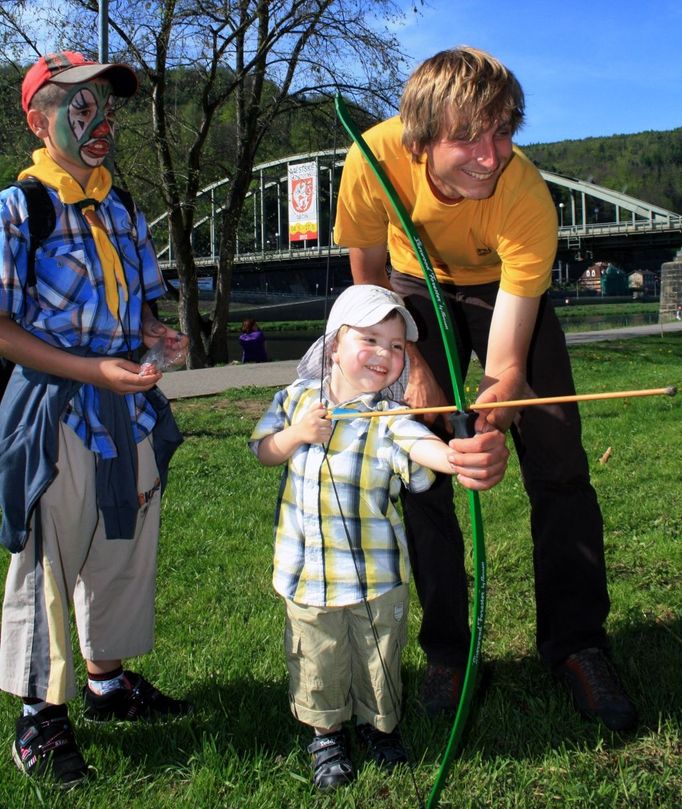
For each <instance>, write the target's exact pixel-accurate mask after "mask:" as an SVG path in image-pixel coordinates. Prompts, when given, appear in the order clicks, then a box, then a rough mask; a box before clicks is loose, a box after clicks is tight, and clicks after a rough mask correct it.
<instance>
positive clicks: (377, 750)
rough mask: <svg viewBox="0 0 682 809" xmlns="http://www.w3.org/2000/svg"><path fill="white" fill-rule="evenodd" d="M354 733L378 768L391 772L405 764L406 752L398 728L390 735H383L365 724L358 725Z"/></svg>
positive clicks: (372, 726)
mask: <svg viewBox="0 0 682 809" xmlns="http://www.w3.org/2000/svg"><path fill="white" fill-rule="evenodd" d="M356 731H357V734H358V736H359V737H360V740H361V741H362V742H363V744H364V745H365V746H366V747H367V750H368V752H369V754H370V756H371V757H372V760H373V761H374V763H375V764H376V765H377V766H378V767H381V768H382V769H384V770H386V771H387V772H391V771H392V770H394V769H395V768H396V767H397V766H398V765H399V764H407V752H406V751H405V748H404V747H403V741H402V739H401V738H400V731H399V730H398V728H395V730H392V731H391V732H390V733H384V732H383V731H381V730H378V729H377V728H375V727H374V725H370V724H365V725H358V726H357V727H356Z"/></svg>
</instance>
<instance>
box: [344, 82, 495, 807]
mask: <svg viewBox="0 0 682 809" xmlns="http://www.w3.org/2000/svg"><path fill="white" fill-rule="evenodd" d="M336 113H337V115H338V117H339V120H340V121H341V123H342V124H343V126H344V128H345V129H346V131H347V132H348V134H349V135H350V137H351V138H352V139H353V142H354V143H355V144H356V145H357V147H358V148H359V149H360V152H361V153H362V155H363V157H364V158H365V160H367V162H368V163H369V165H370V167H371V169H372V171H373V172H374V174H375V175H376V177H377V179H378V181H379V183H380V184H381V187H382V188H383V189H384V191H385V192H386V195H387V196H388V199H389V201H390V203H391V205H392V206H393V208H394V210H395V212H396V214H397V215H398V218H399V219H400V224H401V225H402V227H403V230H404V231H405V234H406V235H407V237H408V238H409V240H410V243H411V244H412V247H413V249H414V252H415V254H416V256H417V260H418V261H419V264H420V266H421V268H422V271H423V273H424V278H425V280H426V286H427V288H428V290H429V295H430V296H431V301H432V303H433V305H434V308H435V310H436V317H437V318H438V326H439V328H440V333H441V337H442V339H443V345H444V348H445V355H446V357H447V361H448V368H449V371H450V380H451V382H452V389H453V391H454V394H455V403H456V405H457V407H458V409H459V410H461V411H465V410H466V409H467V407H466V401H465V395H464V381H463V379H462V369H461V367H460V362H459V356H458V354H457V344H456V337H455V331H454V329H453V326H452V321H451V319H450V314H449V312H448V309H447V305H446V303H445V300H444V298H443V293H442V291H441V288H440V284H439V283H438V279H437V278H436V273H435V272H434V269H433V266H432V264H431V260H430V259H429V256H428V253H427V252H426V249H425V247H424V244H423V242H422V240H421V238H420V236H419V234H418V233H417V230H416V228H415V225H414V222H413V221H412V219H411V218H410V215H409V214H408V212H407V211H406V210H405V206H404V205H403V203H402V201H401V199H400V197H399V196H398V194H397V192H396V190H395V188H394V187H393V184H392V183H391V181H390V180H389V179H388V177H387V176H386V172H385V171H384V169H383V168H382V166H381V165H380V164H379V162H378V161H377V159H376V157H375V156H374V154H373V153H372V151H371V149H370V148H369V146H368V145H367V143H366V142H365V140H364V138H363V137H362V134H361V133H360V131H359V129H358V128H357V126H356V125H355V122H354V121H353V120H352V118H351V117H350V115H349V113H348V109H347V108H346V105H345V103H344V101H343V99H342V97H341V95H340V94H337V96H336ZM467 494H468V497H469V511H470V514H471V525H472V538H473V557H474V614H473V628H472V632H471V643H470V645H469V658H468V660H467V667H466V672H465V675H464V684H463V686H462V693H461V696H460V701H459V706H458V707H457V714H456V715H455V721H454V723H453V726H452V730H451V731H450V737H449V739H448V744H447V747H446V748H445V753H444V755H443V760H442V762H441V765H440V769H439V770H438V775H437V776H436V781H435V783H434V785H433V788H432V790H431V794H430V795H429V799H428V802H427V805H426V809H433V807H436V806H437V805H438V799H439V797H440V794H441V792H442V790H443V787H444V786H445V781H446V779H447V776H448V772H449V770H450V767H451V765H452V761H453V758H454V755H455V752H456V751H457V748H458V746H459V743H460V741H461V738H462V733H463V731H464V726H465V724H466V720H467V717H468V715H469V711H470V709H471V703H472V699H473V694H474V688H475V685H476V679H477V675H478V667H479V663H480V659H481V644H482V640H483V625H484V622H485V601H486V562H485V544H484V541H483V519H482V517H481V506H480V501H479V497H478V492H475V491H472V490H468V491H467Z"/></svg>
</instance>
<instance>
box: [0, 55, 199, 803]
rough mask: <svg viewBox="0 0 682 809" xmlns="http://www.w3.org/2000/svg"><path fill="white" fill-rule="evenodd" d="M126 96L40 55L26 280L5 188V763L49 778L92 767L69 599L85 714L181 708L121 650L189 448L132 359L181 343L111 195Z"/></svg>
mask: <svg viewBox="0 0 682 809" xmlns="http://www.w3.org/2000/svg"><path fill="white" fill-rule="evenodd" d="M136 89H137V78H136V76H135V73H134V72H133V71H132V70H131V69H130V68H129V67H127V66H126V65H103V64H97V63H94V62H90V61H87V60H86V59H85V58H84V57H83V56H82V55H81V54H79V53H74V52H63V53H58V54H51V55H49V56H46V57H43V58H41V59H40V60H39V61H38V62H37V63H36V64H35V65H34V66H33V67H32V68H31V69H30V70H29V71H28V72H27V74H26V76H25V78H24V82H23V85H22V105H23V108H24V111H25V112H26V120H27V123H28V126H29V128H30V129H31V131H32V132H33V133H34V134H35V135H36V136H37V137H38V138H40V139H41V140H42V141H43V148H42V149H38V150H37V151H36V152H34V154H33V161H34V162H33V165H32V166H30V167H29V168H27V169H25V170H24V171H22V172H21V173H20V175H19V177H20V179H22V178H24V177H34V178H36V179H38V180H39V181H40V182H42V183H43V185H44V186H45V187H46V189H47V191H48V193H49V196H50V199H51V201H52V204H53V205H54V210H55V218H56V222H55V227H54V230H53V232H52V233H51V234H50V236H49V237H48V238H47V239H46V240H45V241H44V242H43V243H42V244H41V245H40V247H39V248H38V250H37V252H36V256H35V281H34V282H32V281H31V280H30V278H29V277H28V272H27V265H28V262H27V253H28V246H29V243H30V238H29V230H28V211H27V206H26V200H25V197H24V195H23V192H22V191H21V190H19V189H17V188H9V189H6V190H5V191H3V192H1V193H0V261H1V264H0V354H2V355H3V356H5V357H7V358H8V359H10V360H11V361H13V362H15V363H16V368H15V371H14V373H13V376H12V378H11V380H10V383H9V385H8V388H7V391H6V393H5V396H4V398H3V400H2V404H1V405H0V508H1V509H2V513H3V520H2V527H1V528H0V542H2V544H3V545H4V546H5V547H7V548H8V549H9V550H10V551H12V552H13V555H12V559H11V563H10V567H9V572H8V576H7V582H6V587H5V598H4V604H3V614H2V634H1V635H0V638H1V644H0V688H2V689H3V690H5V691H7V692H9V693H11V694H15V695H17V696H18V697H21V698H22V700H23V711H22V716H21V717H20V718H19V719H18V720H17V725H16V740H15V742H14V745H13V750H12V752H13V757H14V760H15V762H16V764H17V766H18V767H19V768H20V769H21V770H22V771H23V772H25V773H26V774H28V775H30V776H45V777H50V778H51V779H52V780H54V781H55V782H56V783H57V784H58V785H60V786H67V787H68V786H71V785H72V784H74V783H76V782H78V781H80V780H81V779H83V778H84V777H85V776H86V775H87V773H88V768H87V765H86V764H85V761H84V760H83V757H82V756H81V753H80V751H79V749H78V747H77V745H76V741H75V738H74V734H73V730H72V728H71V724H70V721H69V718H68V713H67V707H66V704H65V703H66V701H67V700H68V699H70V698H72V697H74V696H75V695H76V693H77V688H76V682H75V676H74V667H73V659H72V650H71V645H70V642H69V637H70V628H69V611H70V607H71V606H73V609H74V613H75V618H76V624H77V628H78V635H79V640H80V650H81V653H82V655H83V657H84V658H85V661H86V667H87V673H88V682H87V684H86V685H85V687H84V688H83V697H84V704H85V707H84V714H85V717H86V718H87V719H91V720H95V721H104V720H109V719H117V720H137V719H144V720H151V719H159V718H164V717H165V718H168V717H173V716H179V715H182V714H185V713H187V712H188V711H189V710H190V706H189V704H188V703H186V702H184V701H181V700H175V699H172V698H170V697H167V696H165V695H164V694H162V693H161V692H160V691H158V690H157V689H156V688H155V687H154V686H152V685H151V684H150V683H148V682H147V681H146V680H145V679H143V678H142V677H141V676H140V675H139V674H135V673H133V672H130V671H124V670H123V666H122V661H123V659H124V658H127V657H131V656H134V655H140V654H143V653H145V652H147V651H149V649H150V648H151V646H152V643H153V625H154V586H155V573H156V553H157V543H158V533H159V511H160V509H159V501H160V496H161V490H162V488H163V485H164V483H165V478H166V473H167V469H168V463H169V460H170V457H171V455H172V453H173V451H174V450H175V448H176V447H177V445H178V444H179V443H180V441H181V440H182V438H181V436H180V433H179V431H178V429H177V426H176V425H175V422H174V420H173V417H172V415H171V413H170V408H169V405H168V402H167V400H166V399H165V398H164V397H163V395H162V394H161V393H160V391H159V390H158V388H156V387H155V386H156V383H157V382H158V381H159V379H160V378H161V374H160V373H159V372H158V371H157V370H156V369H155V368H152V369H151V371H150V372H148V373H146V374H144V375H141V374H140V365H139V363H138V359H139V355H140V353H142V351H143V350H144V348H145V346H147V347H151V346H152V345H154V344H155V343H157V342H158V341H159V340H161V339H163V340H164V341H166V343H168V344H169V345H170V344H173V345H174V346H175V347H176V348H177V347H180V348H183V347H186V343H187V338H186V337H184V336H182V335H180V334H179V333H178V332H175V331H174V330H173V329H170V328H168V327H166V326H164V325H163V324H161V323H160V322H159V321H158V320H156V319H155V318H154V316H153V315H152V312H151V310H150V307H149V303H150V302H152V301H153V300H154V299H156V298H158V297H159V296H161V295H163V294H164V292H165V287H164V283H163V279H162V276H161V273H160V271H159V267H158V264H157V261H156V256H155V253H154V250H153V246H152V243H151V240H150V237H149V230H148V227H147V224H146V222H145V219H144V217H143V216H142V214H141V213H139V211H136V212H135V217H134V219H135V221H131V217H130V214H129V213H128V210H127V208H126V207H125V205H124V204H123V203H122V201H121V200H120V199H119V198H118V196H117V195H116V193H115V191H112V179H111V174H110V173H109V171H108V170H107V169H106V168H105V167H104V161H105V159H106V157H107V156H108V155H109V154H110V152H111V149H112V147H113V136H114V108H115V99H116V98H117V97H118V98H128V97H130V96H132V95H133V94H134V93H135V91H136Z"/></svg>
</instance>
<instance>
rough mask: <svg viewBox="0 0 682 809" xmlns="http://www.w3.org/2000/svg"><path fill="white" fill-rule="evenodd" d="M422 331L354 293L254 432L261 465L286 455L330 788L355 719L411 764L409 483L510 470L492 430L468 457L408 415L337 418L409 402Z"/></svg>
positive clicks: (307, 669) (297, 712)
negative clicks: (415, 345)
mask: <svg viewBox="0 0 682 809" xmlns="http://www.w3.org/2000/svg"><path fill="white" fill-rule="evenodd" d="M416 339H417V326H416V324H415V322H414V320H413V318H412V316H411V315H410V314H409V312H408V311H407V309H406V308H405V307H404V305H403V303H402V300H401V298H399V297H398V295H396V294H395V293H393V292H391V291H390V290H388V289H385V288H383V287H379V286H373V285H362V286H353V287H350V288H348V289H347V290H345V291H344V292H343V293H342V294H341V295H340V296H339V297H338V299H337V301H336V303H335V304H334V306H333V307H332V310H331V312H330V315H329V319H328V322H327V328H326V333H325V336H324V337H321V338H320V339H319V340H318V341H317V342H316V343H315V344H314V345H313V346H312V347H311V348H310V350H309V351H308V352H307V353H306V355H305V357H304V358H303V359H302V360H301V363H300V364H299V366H298V373H299V377H300V378H299V379H297V380H296V381H295V382H294V383H293V384H292V385H291V386H290V387H288V388H287V389H286V390H283V391H280V392H279V393H278V394H277V395H276V396H275V399H274V401H273V403H272V405H271V406H270V408H269V410H268V411H267V413H266V414H265V415H264V416H263V417H262V418H261V420H260V421H259V422H258V424H257V425H256V428H255V429H254V431H253V434H252V436H251V441H250V447H251V449H252V450H253V452H254V453H255V454H256V455H257V457H258V459H259V460H260V461H261V463H263V464H266V465H268V466H270V465H276V464H281V463H284V462H286V467H285V469H284V473H283V478H282V485H281V488H280V495H279V499H278V503H277V510H276V518H275V519H276V527H275V559H274V576H273V584H274V587H275V590H276V591H277V592H278V593H279V594H280V595H281V596H282V597H283V598H284V599H285V603H286V612H287V618H286V633H285V647H286V656H287V666H288V670H289V677H290V697H289V699H290V704H291V710H292V712H293V714H294V716H296V718H297V719H299V720H300V721H301V722H303V723H305V724H307V725H310V726H312V727H313V728H314V731H315V736H314V739H313V742H312V744H311V745H310V746H309V747H308V751H309V752H310V753H311V754H312V757H313V778H314V783H315V786H316V787H318V788H319V789H321V790H331V789H335V788H337V787H339V786H341V785H343V784H346V783H348V782H350V781H351V780H352V779H353V777H354V771H353V765H352V762H351V759H350V756H349V749H348V739H347V734H346V732H345V730H344V727H343V725H344V722H347V721H348V720H350V719H351V718H353V717H354V718H355V721H356V730H357V733H358V736H359V737H360V739H361V740H362V742H363V743H364V744H365V745H366V746H367V748H368V751H369V754H370V756H371V757H372V758H373V759H374V761H375V762H376V763H377V764H378V765H379V766H382V767H384V768H386V769H387V770H391V769H392V768H393V767H395V766H396V765H398V764H400V763H402V762H405V761H406V760H407V757H406V753H405V750H404V748H403V745H402V742H401V738H400V734H399V732H398V730H397V725H398V721H399V719H400V694H401V685H400V655H401V651H402V648H403V646H404V644H405V641H406V634H407V608H408V582H409V573H410V571H409V561H408V554H407V546H406V540H405V534H404V530H403V526H402V524H401V520H400V516H399V513H398V511H397V509H396V500H397V498H398V493H399V489H400V484H401V483H402V484H403V485H405V486H407V487H409V488H410V489H411V490H414V491H422V490H424V489H427V488H428V487H429V486H430V485H431V483H432V481H433V478H434V475H433V472H432V471H430V470H435V471H440V472H444V473H447V474H450V475H452V474H458V475H460V476H461V479H462V480H465V481H466V482H467V485H470V486H472V487H476V488H489V486H492V485H494V484H495V483H496V482H498V481H499V480H501V478H502V476H503V475H504V471H505V466H506V458H507V451H506V448H505V446H504V437H503V436H502V434H500V433H497V432H495V433H489V434H488V436H487V437H485V436H483V437H479V439H478V441H475V442H474V443H475V446H476V449H477V450H479V451H477V452H476V453H474V454H471V455H470V456H467V455H466V453H467V452H468V451H470V449H471V447H472V446H473V445H472V444H469V443H468V442H469V441H470V440H468V439H464V440H454V441H452V442H451V443H450V446H449V445H447V444H445V443H444V442H443V441H441V440H440V439H439V438H437V437H436V436H434V435H433V434H432V433H431V432H430V431H429V429H428V428H427V427H425V426H424V425H423V424H421V423H419V422H417V421H415V420H413V419H412V418H410V417H407V416H402V415H396V416H380V417H369V418H368V417H363V416H358V417H357V418H351V419H348V420H340V419H339V420H335V419H334V417H333V415H332V416H331V418H330V417H328V409H329V408H334V407H336V406H338V405H343V407H344V408H345V409H353V410H357V411H358V412H359V413H362V412H364V411H369V410H375V409H376V410H389V411H390V410H391V409H396V408H398V407H400V405H399V404H398V402H397V400H399V399H400V398H402V394H403V392H404V387H405V385H406V380H407V368H406V363H405V346H406V343H407V341H410V342H414V341H415V340H416ZM481 442H482V443H481ZM370 615H371V618H370V617H369V616H370Z"/></svg>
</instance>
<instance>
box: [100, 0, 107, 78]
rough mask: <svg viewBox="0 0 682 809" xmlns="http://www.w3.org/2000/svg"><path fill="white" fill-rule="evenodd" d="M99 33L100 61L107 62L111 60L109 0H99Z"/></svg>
mask: <svg viewBox="0 0 682 809" xmlns="http://www.w3.org/2000/svg"><path fill="white" fill-rule="evenodd" d="M98 5H99V15H98V34H99V57H98V58H99V61H100V62H101V63H102V64H105V63H106V62H108V61H109V0H99V3H98Z"/></svg>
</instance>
